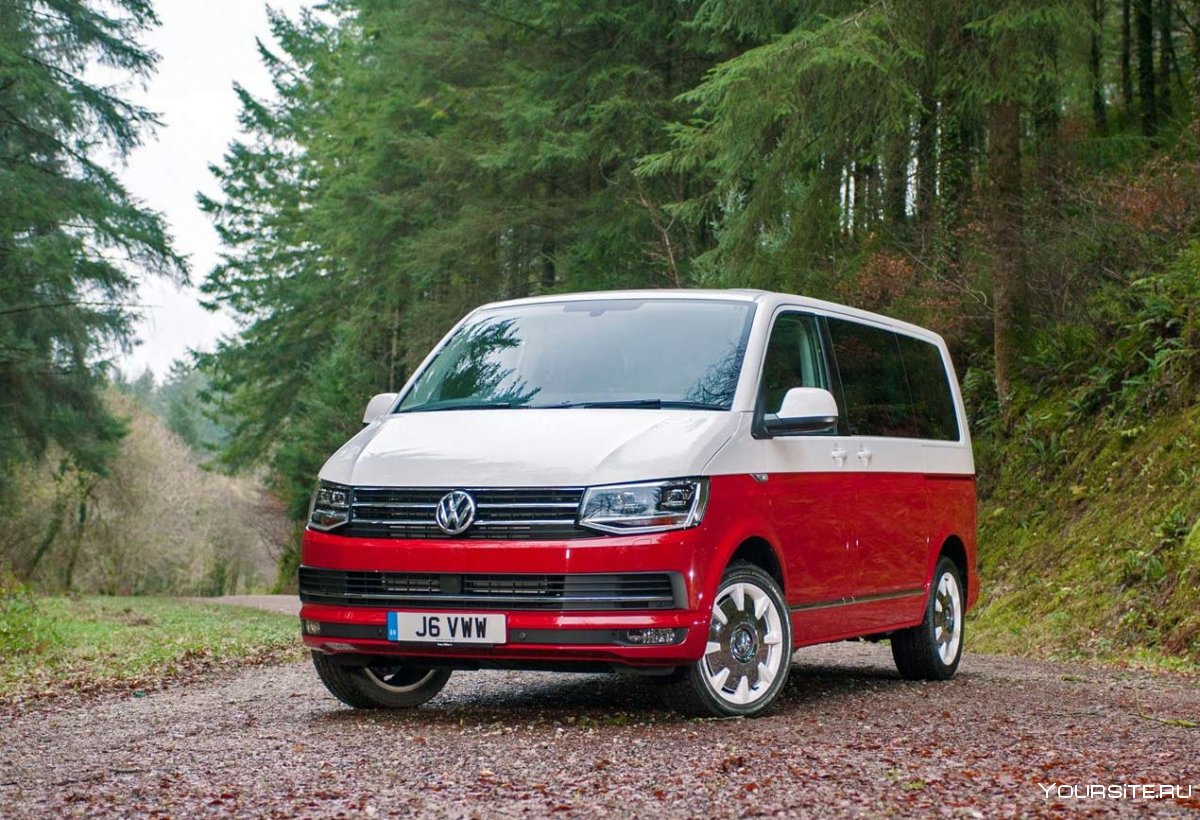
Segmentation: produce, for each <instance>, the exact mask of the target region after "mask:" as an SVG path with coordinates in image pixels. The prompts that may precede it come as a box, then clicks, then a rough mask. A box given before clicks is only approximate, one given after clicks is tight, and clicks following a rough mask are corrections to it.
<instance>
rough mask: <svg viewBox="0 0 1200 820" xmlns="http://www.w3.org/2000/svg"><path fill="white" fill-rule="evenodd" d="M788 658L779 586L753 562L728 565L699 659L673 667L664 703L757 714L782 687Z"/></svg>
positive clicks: (787, 622) (787, 623)
mask: <svg viewBox="0 0 1200 820" xmlns="http://www.w3.org/2000/svg"><path fill="white" fill-rule="evenodd" d="M791 658H792V624H791V618H790V616H789V611H788V607H787V604H786V602H785V601H784V599H783V592H782V591H781V590H780V589H779V585H778V584H776V583H775V580H774V579H773V578H771V576H770V575H768V574H767V573H766V572H764V571H763V570H762V569H760V568H758V567H756V566H754V565H753V564H747V563H743V562H737V563H734V564H731V565H730V566H729V568H728V569H727V570H726V571H725V575H724V576H723V577H722V578H721V584H720V586H719V587H718V591H717V597H716V599H715V600H714V601H713V610H712V621H711V624H710V626H709V633H708V644H707V646H706V648H705V651H704V657H702V658H701V659H700V660H698V661H696V662H695V663H693V664H691V665H689V666H686V667H682V668H681V669H680V670H679V672H678V675H677V679H676V681H675V685H674V686H673V687H672V688H671V690H669V691H670V697H671V700H670V705H671V706H673V707H675V708H677V709H680V710H681V711H684V712H688V713H690V714H696V715H713V716H719V717H724V716H741V717H754V716H757V715H760V714H762V713H763V712H765V711H766V710H767V709H769V708H770V706H771V704H772V703H774V701H775V698H776V697H778V695H779V693H780V691H782V689H783V686H784V683H785V682H786V681H787V675H788V669H789V668H790V666H791Z"/></svg>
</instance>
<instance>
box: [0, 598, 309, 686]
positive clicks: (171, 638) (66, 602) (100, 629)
mask: <svg viewBox="0 0 1200 820" xmlns="http://www.w3.org/2000/svg"><path fill="white" fill-rule="evenodd" d="M300 656H301V650H300V640H299V637H298V626H297V623H296V618H295V617H293V616H290V615H280V614H277V613H273V612H260V611H258V610H252V609H245V608H242V607H231V606H223V605H220V604H204V603H195V602H190V601H183V600H178V599H172V598H116V597H112V598H109V597H87V598H57V597H55V598H39V597H34V596H32V595H30V594H29V593H27V592H22V591H19V590H10V591H9V593H8V594H7V595H4V596H3V597H0V700H9V699H13V698H19V699H25V698H38V697H51V696H57V695H62V694H69V693H72V692H93V691H99V690H106V689H131V690H134V691H135V693H136V692H137V691H138V690H148V689H155V688H158V687H160V686H161V685H162V684H163V683H165V682H167V681H170V680H172V679H175V678H181V677H185V676H189V677H190V676H193V675H196V674H201V673H204V672H206V671H211V670H214V669H219V668H223V667H233V666H239V665H245V664H255V663H266V662H274V661H278V660H283V659H290V658H299V657H300Z"/></svg>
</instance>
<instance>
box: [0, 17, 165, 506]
mask: <svg viewBox="0 0 1200 820" xmlns="http://www.w3.org/2000/svg"><path fill="white" fill-rule="evenodd" d="M155 22H156V20H155V17H154V14H153V11H152V10H151V7H150V4H149V2H147V0H114V1H113V2H108V3H103V4H101V3H94V2H87V1H86V0H53V2H49V1H47V2H39V3H28V2H15V3H14V2H7V3H4V4H2V5H0V484H2V483H3V482H4V480H5V477H7V475H8V470H7V469H5V468H6V465H8V464H10V463H12V462H13V461H14V460H18V459H24V458H30V457H38V456H40V455H42V454H43V453H45V452H46V450H47V448H48V447H49V446H50V445H51V444H54V445H57V446H58V447H59V448H61V449H62V450H63V451H64V452H65V453H67V454H68V455H69V456H70V458H72V459H73V460H74V461H75V462H76V464H77V466H79V467H80V468H83V469H87V470H102V469H103V466H104V463H105V461H106V459H107V458H108V457H109V456H110V455H111V453H112V451H113V447H114V444H115V442H116V441H117V440H119V438H120V436H121V435H122V431H123V427H122V425H121V423H120V422H119V421H118V420H117V419H116V418H114V417H113V416H112V415H111V414H110V413H109V412H108V411H107V410H106V409H105V408H104V406H103V404H102V402H101V399H100V395H99V389H100V387H101V385H102V383H103V378H104V371H105V356H106V355H108V354H109V353H110V352H111V350H112V349H113V348H114V347H118V346H121V345H125V344H128V341H129V332H130V323H131V320H132V318H133V316H134V311H133V309H132V308H131V306H130V305H129V300H130V298H131V296H132V294H133V291H134V287H135V283H136V277H137V276H139V275H142V274H166V275H175V276H182V275H184V265H183V262H182V260H181V259H180V258H179V257H177V256H176V255H174V254H173V253H172V251H171V249H170V246H169V242H168V238H167V235H166V233H165V230H164V227H163V224H162V221H161V220H160V218H159V216H158V215H157V214H154V213H152V212H150V211H148V210H146V209H145V208H144V207H143V206H141V205H140V204H139V203H137V202H136V201H135V200H134V199H132V198H131V197H130V196H129V194H128V193H127V192H126V191H125V190H124V188H123V187H122V186H121V184H120V183H119V182H118V180H117V179H116V178H115V177H114V176H113V174H112V172H111V171H109V170H107V169H106V168H105V167H104V166H103V165H102V164H101V163H100V161H99V160H98V157H100V156H102V155H104V154H105V153H107V154H109V155H113V156H116V157H117V158H120V157H123V156H125V155H126V154H127V153H128V152H129V151H130V150H131V149H132V148H133V147H135V146H136V145H137V144H138V141H139V140H140V139H141V137H142V136H143V135H144V134H145V133H146V132H147V130H148V129H149V128H150V127H152V126H153V125H154V118H153V115H152V114H151V113H150V112H148V111H145V110H143V109H141V108H139V107H137V106H135V105H132V104H130V103H129V102H127V101H125V100H123V99H121V98H120V97H119V96H117V95H116V94H114V92H113V91H111V90H110V89H109V88H106V87H104V86H101V85H98V84H96V83H94V82H90V81H89V80H88V79H87V78H86V70H87V67H88V66H89V65H94V64H97V63H98V64H102V65H104V66H106V67H108V68H110V69H112V70H116V71H121V72H124V73H125V74H126V75H127V76H131V77H142V78H144V77H146V76H147V75H148V74H149V73H150V72H151V70H152V69H153V67H154V60H155V58H154V56H153V55H152V54H151V53H149V52H147V51H146V50H144V49H143V48H141V47H140V46H139V45H138V42H137V37H138V35H139V33H140V32H142V31H144V30H145V29H146V28H147V27H148V26H151V25H153V24H154V23H155ZM0 489H2V488H0Z"/></svg>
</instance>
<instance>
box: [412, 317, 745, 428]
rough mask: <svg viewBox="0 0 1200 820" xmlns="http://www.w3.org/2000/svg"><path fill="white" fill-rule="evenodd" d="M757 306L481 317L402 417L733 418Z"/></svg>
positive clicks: (446, 352) (448, 347)
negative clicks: (553, 410) (609, 413)
mask: <svg viewBox="0 0 1200 820" xmlns="http://www.w3.org/2000/svg"><path fill="white" fill-rule="evenodd" d="M753 316H754V305H753V304H752V303H750V302H732V301H717V300H712V301H708V300H699V299H607V300H595V301H584V302H552V303H547V304H537V305H525V306H522V307H511V308H501V309H497V310H494V311H487V312H483V313H480V314H478V315H476V316H473V317H472V318H471V319H470V320H469V321H468V322H467V323H466V324H464V325H463V326H462V327H460V328H459V329H458V330H457V331H456V332H455V333H454V335H453V336H451V338H450V339H449V340H448V341H447V342H446V344H445V346H444V347H443V348H442V349H441V350H440V351H439V352H438V354H437V356H435V357H434V359H433V361H431V362H430V363H429V366H428V367H426V368H425V370H424V371H422V372H421V374H420V375H419V376H418V377H417V379H416V381H415V382H414V383H413V386H412V389H411V390H409V391H408V393H407V394H406V395H405V396H404V400H403V401H402V402H401V403H400V406H399V408H397V412H401V413H404V412H416V411H430V410H464V409H475V408H486V407H605V406H607V407H644V408H651V409H653V408H659V407H693V408H699V409H710V410H728V409H729V407H730V405H731V404H732V403H733V394H734V391H735V390H736V389H737V382H738V375H739V374H740V373H741V369H742V357H743V355H744V354H745V351H746V338H747V336H748V335H749V333H750V321H751V319H752V318H753Z"/></svg>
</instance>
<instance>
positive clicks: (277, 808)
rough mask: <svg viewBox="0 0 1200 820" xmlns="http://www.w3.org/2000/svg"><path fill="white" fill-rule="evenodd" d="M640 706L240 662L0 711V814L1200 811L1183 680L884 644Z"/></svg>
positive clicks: (636, 693)
mask: <svg viewBox="0 0 1200 820" xmlns="http://www.w3.org/2000/svg"><path fill="white" fill-rule="evenodd" d="M235 602H236V603H246V601H244V600H243V601H235ZM657 704H658V700H657V697H656V693H655V691H654V689H653V686H652V685H651V684H647V683H645V682H642V681H639V680H637V679H629V678H624V677H617V676H588V675H548V674H536V673H507V672H476V673H460V674H458V675H456V676H455V677H454V678H452V679H451V681H450V683H449V685H448V686H447V687H446V689H445V690H444V691H443V692H442V694H441V695H440V696H439V697H438V698H437V699H435V700H434V701H432V702H431V703H429V704H427V705H426V706H424V707H422V708H420V709H417V710H413V711H410V712H405V713H392V714H388V713H377V712H375V713H373V712H354V711H351V710H349V709H346V708H344V707H342V706H341V705H340V704H339V703H337V702H336V701H335V700H333V698H331V697H329V696H328V695H327V694H326V693H325V691H324V690H323V689H322V688H321V685H320V684H319V683H318V681H317V679H316V676H315V674H314V673H313V671H312V669H311V667H310V666H309V665H307V664H291V665H284V666H267V667H260V668H254V669H247V670H244V671H240V672H237V673H233V674H231V675H226V676H225V677H221V678H218V679H208V680H203V681H198V682H196V683H194V684H192V685H190V686H177V687H173V688H169V689H167V690H165V691H161V692H156V693H153V694H151V695H149V696H147V697H141V698H134V697H130V696H128V695H109V696H105V697H101V698H99V699H97V700H95V701H92V702H89V703H85V704H79V703H73V704H63V705H58V706H55V705H53V704H40V705H37V706H34V707H25V708H24V709H23V710H22V711H19V712H15V713H10V714H7V715H4V716H2V717H0V815H3V816H5V817H34V816H63V815H87V816H144V815H170V816H176V817H193V816H226V815H244V816H267V817H294V816H315V817H326V816H339V815H341V816H355V817H359V816H368V817H373V816H410V815H422V816H433V817H442V816H453V817H486V818H491V817H514V816H529V815H534V816H540V815H547V814H560V815H563V816H568V817H571V816H578V817H604V816H615V817H660V816H669V817H689V816H690V817H741V816H748V815H786V816H814V817H826V816H830V815H864V814H865V815H873V816H878V815H883V814H899V815H902V816H928V815H930V814H931V813H942V814H946V815H953V816H981V815H982V816H989V817H990V816H993V815H996V814H1004V815H1052V814H1060V813H1062V812H1063V811H1070V812H1076V811H1081V810H1082V811H1087V812H1092V813H1097V814H1100V813H1106V812H1111V813H1113V814H1165V815H1179V816H1187V817H1195V818H1200V728H1197V727H1196V724H1197V722H1200V680H1197V679H1196V678H1194V677H1193V678H1188V677H1182V676H1176V675H1163V674H1159V675H1152V674H1148V673H1145V672H1134V671H1128V670H1119V669H1111V668H1099V667H1093V666H1082V665H1064V664H1050V663H1042V662H1035V661H1027V660H1016V659H1009V658H1000V657H991V656H980V655H967V656H966V657H965V658H964V660H963V664H962V668H961V671H960V674H959V676H958V678H956V679H955V680H954V681H952V682H950V683H947V684H918V683H906V682H903V681H901V680H900V679H899V678H898V677H897V675H896V673H895V671H894V669H893V667H892V665H891V656H890V654H889V652H888V649H887V647H886V646H874V645H869V644H857V643H855V644H848V643H844V644H837V645H833V646H828V647H818V648H815V649H807V650H801V651H800V652H798V653H796V656H795V659H794V666H793V669H792V676H791V679H790V681H789V683H788V687H787V690H786V692H785V693H784V696H783V698H782V702H781V703H780V705H779V706H778V707H777V708H776V710H775V711H774V712H773V713H772V715H771V716H770V717H768V718H764V719H760V720H752V721H747V720H687V719H682V718H679V717H677V716H675V715H673V714H672V713H670V712H666V711H663V710H662V709H661V708H660V707H659V706H658V705H657ZM1050 784H1066V785H1067V786H1079V787H1081V788H1085V787H1086V785H1087V784H1130V785H1133V784H1137V785H1139V786H1140V785H1142V784H1170V785H1179V786H1182V787H1183V788H1184V789H1186V788H1187V786H1189V785H1190V786H1191V791H1192V797H1191V798H1190V799H1184V800H1175V799H1166V800H1147V799H1143V798H1140V797H1138V798H1133V797H1129V798H1092V799H1076V798H1074V797H1066V796H1052V797H1050V798H1047V796H1046V791H1045V789H1044V788H1043V787H1049V786H1050ZM1058 791H1059V790H1057V789H1052V792H1058ZM1067 793H1069V791H1068V792H1064V793H1063V794H1064V795H1065V794H1067Z"/></svg>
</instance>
